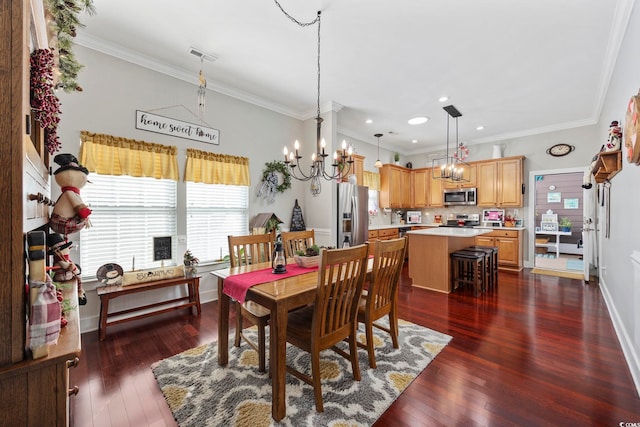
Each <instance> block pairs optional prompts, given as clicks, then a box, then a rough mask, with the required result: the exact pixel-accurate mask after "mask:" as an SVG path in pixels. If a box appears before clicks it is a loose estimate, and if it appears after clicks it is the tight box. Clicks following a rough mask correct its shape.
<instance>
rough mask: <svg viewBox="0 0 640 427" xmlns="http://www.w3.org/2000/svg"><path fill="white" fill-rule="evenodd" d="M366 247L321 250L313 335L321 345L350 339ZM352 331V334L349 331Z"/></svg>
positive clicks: (362, 283) (366, 253) (363, 272)
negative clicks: (324, 342) (337, 338)
mask: <svg viewBox="0 0 640 427" xmlns="http://www.w3.org/2000/svg"><path fill="white" fill-rule="evenodd" d="M368 252H369V249H368V244H366V243H365V244H363V245H358V246H353V247H351V248H344V249H322V250H321V251H320V267H319V269H318V289H317V293H316V301H315V311H314V313H313V322H312V328H311V329H312V331H313V332H312V333H313V334H314V335H315V339H316V341H317V342H318V344H319V345H320V347H323V345H322V343H323V341H331V340H335V338H336V336H344V337H346V336H349V335H350V334H351V332H355V329H353V328H355V325H357V320H356V316H357V314H358V302H359V300H360V295H361V294H362V288H363V285H364V280H365V276H366V273H367V261H368ZM352 329H353V331H352Z"/></svg>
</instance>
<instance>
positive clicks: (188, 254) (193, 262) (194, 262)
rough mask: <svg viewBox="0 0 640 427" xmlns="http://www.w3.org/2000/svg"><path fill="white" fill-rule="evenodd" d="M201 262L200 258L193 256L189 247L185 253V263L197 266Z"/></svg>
mask: <svg viewBox="0 0 640 427" xmlns="http://www.w3.org/2000/svg"><path fill="white" fill-rule="evenodd" d="M199 262H200V260H199V259H198V258H196V257H195V256H193V254H192V253H191V251H190V250H189V249H187V251H186V252H185V253H184V265H186V266H187V267H195V266H196V265H198V263H199Z"/></svg>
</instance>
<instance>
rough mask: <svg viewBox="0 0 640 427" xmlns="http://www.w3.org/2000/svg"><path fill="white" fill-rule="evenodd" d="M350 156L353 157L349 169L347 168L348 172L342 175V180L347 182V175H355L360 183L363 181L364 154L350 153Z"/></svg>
mask: <svg viewBox="0 0 640 427" xmlns="http://www.w3.org/2000/svg"><path fill="white" fill-rule="evenodd" d="M351 157H352V158H353V163H352V164H351V169H350V170H349V173H348V174H347V175H346V176H345V177H344V179H343V180H342V182H349V175H355V176H356V182H357V183H358V185H362V183H363V182H364V179H363V172H364V156H361V155H360V154H352V155H351Z"/></svg>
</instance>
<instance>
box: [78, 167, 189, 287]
mask: <svg viewBox="0 0 640 427" xmlns="http://www.w3.org/2000/svg"><path fill="white" fill-rule="evenodd" d="M89 181H91V183H89V184H87V185H86V186H85V187H84V188H83V189H82V200H83V201H84V202H85V203H86V204H88V205H89V207H90V208H91V210H92V213H91V216H90V217H89V219H90V221H91V228H88V229H87V228H85V229H83V230H82V231H81V232H80V267H81V268H82V277H84V278H94V277H95V275H96V271H97V270H98V268H99V267H100V266H101V265H103V264H107V263H116V264H119V265H120V266H121V267H122V268H123V270H124V271H127V270H130V269H131V267H132V265H131V264H132V261H133V258H134V257H135V267H136V268H152V267H159V266H160V261H153V238H154V237H163V236H172V246H173V248H172V255H173V261H165V262H166V263H167V264H173V263H174V262H175V263H176V264H181V263H182V254H177V253H176V247H177V246H176V245H177V242H176V240H177V239H176V235H177V233H176V187H177V183H176V181H174V180H168V179H155V178H137V177H132V176H112V175H98V174H94V173H92V174H89Z"/></svg>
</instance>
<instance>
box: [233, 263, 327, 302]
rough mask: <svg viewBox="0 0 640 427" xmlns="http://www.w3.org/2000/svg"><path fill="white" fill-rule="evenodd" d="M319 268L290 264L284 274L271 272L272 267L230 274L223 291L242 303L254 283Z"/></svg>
mask: <svg viewBox="0 0 640 427" xmlns="http://www.w3.org/2000/svg"><path fill="white" fill-rule="evenodd" d="M317 269H318V267H313V268H304V267H300V266H299V265H298V264H289V265H287V272H286V273H284V274H273V273H272V272H271V268H265V269H264V270H257V271H250V272H248V273H241V274H234V275H233V276H229V277H227V278H226V279H224V284H223V287H222V291H223V292H224V293H225V294H227V295H229V296H230V297H231V298H233V299H235V300H236V301H239V302H240V303H241V304H242V303H243V302H244V300H245V298H246V296H247V290H248V289H249V288H250V287H252V286H254V285H259V284H262V283H267V282H272V281H274V280H281V279H285V278H287V277H291V276H299V275H301V274H306V273H311V272H313V271H316V270H317Z"/></svg>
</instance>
